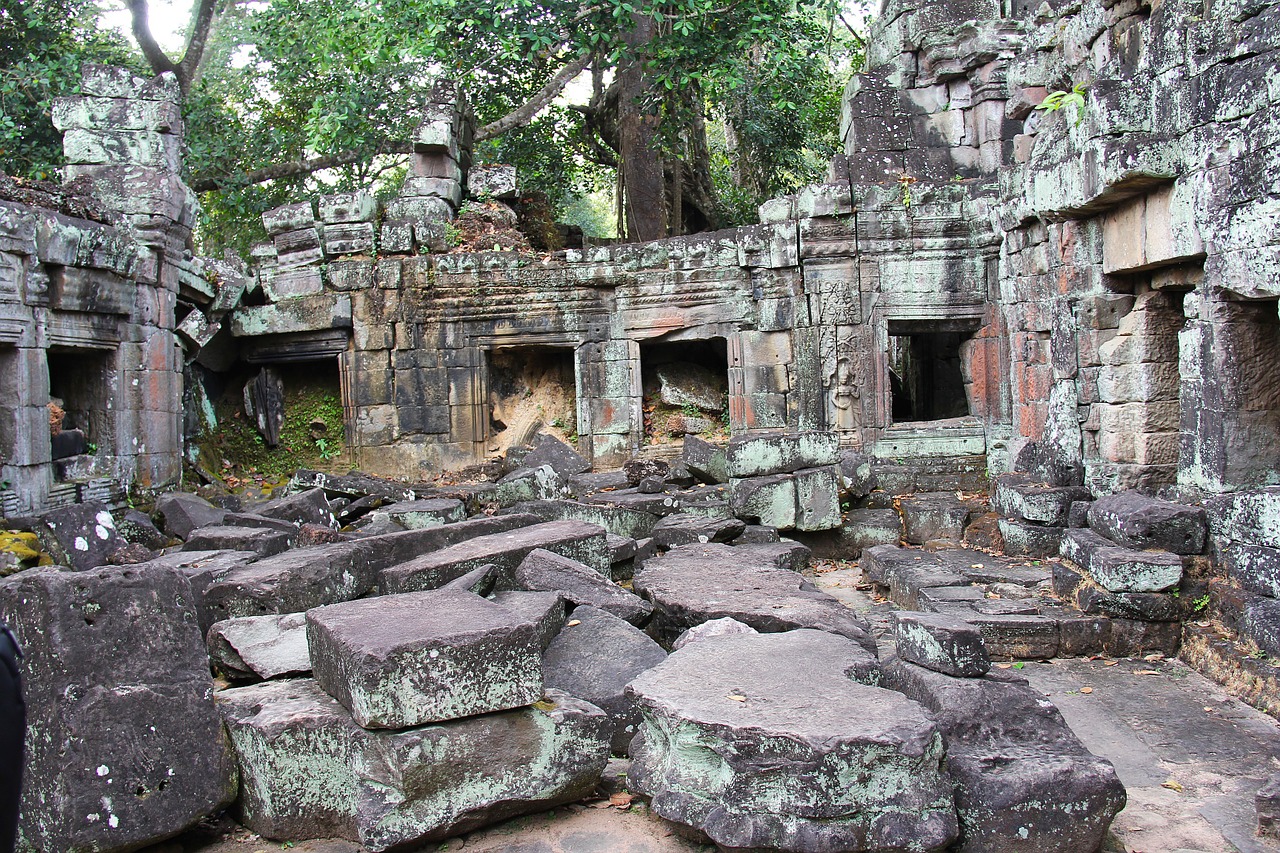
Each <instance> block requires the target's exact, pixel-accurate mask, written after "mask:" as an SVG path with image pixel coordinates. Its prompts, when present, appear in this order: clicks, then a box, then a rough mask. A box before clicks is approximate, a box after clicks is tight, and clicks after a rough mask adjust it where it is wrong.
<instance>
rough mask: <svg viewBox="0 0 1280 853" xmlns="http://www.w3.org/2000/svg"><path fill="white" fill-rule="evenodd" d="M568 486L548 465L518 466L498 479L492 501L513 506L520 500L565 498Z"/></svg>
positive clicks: (567, 494)
mask: <svg viewBox="0 0 1280 853" xmlns="http://www.w3.org/2000/svg"><path fill="white" fill-rule="evenodd" d="M568 496H569V487H568V485H567V484H566V483H565V481H564V478H563V477H561V476H560V475H559V474H557V473H556V472H555V469H553V468H552V467H551V466H550V465H542V466H540V467H537V468H518V469H516V470H515V471H512V472H511V473H510V474H508V475H507V476H505V477H503V478H502V479H501V480H499V481H498V484H497V485H496V486H495V487H494V489H493V493H492V495H490V497H491V499H492V501H493V502H494V503H496V504H498V506H513V505H515V504H518V503H520V502H521V501H543V500H554V499H557V498H567V497H568Z"/></svg>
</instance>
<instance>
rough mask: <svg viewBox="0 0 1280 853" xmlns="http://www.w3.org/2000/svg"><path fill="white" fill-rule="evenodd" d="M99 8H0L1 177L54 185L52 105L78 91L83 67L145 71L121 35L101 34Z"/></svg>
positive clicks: (58, 150)
mask: <svg viewBox="0 0 1280 853" xmlns="http://www.w3.org/2000/svg"><path fill="white" fill-rule="evenodd" d="M99 11H100V10H99V8H98V5H97V3H96V2H95V0H39V2H31V0H0V172H5V173H6V174H10V175H15V176H18V177H25V178H39V179H50V178H52V177H53V176H54V173H55V171H56V170H57V169H58V167H59V166H61V165H62V162H63V158H62V135H61V134H60V133H59V132H58V131H57V130H56V129H55V128H54V126H53V122H52V120H51V118H50V113H51V109H52V105H53V100H54V99H55V98H59V97H63V96H66V95H73V94H76V93H77V92H78V91H79V87H80V66H81V65H82V64H83V63H85V62H103V63H109V64H113V65H127V66H131V67H134V68H137V69H139V70H141V69H142V67H143V65H142V63H141V58H140V57H139V56H138V55H137V54H136V53H135V52H133V51H132V50H131V49H130V47H129V45H128V43H127V42H126V41H125V40H124V39H123V38H122V37H121V36H119V35H118V34H116V33H113V32H110V31H104V30H102V29H100V28H99V26H98V15H99Z"/></svg>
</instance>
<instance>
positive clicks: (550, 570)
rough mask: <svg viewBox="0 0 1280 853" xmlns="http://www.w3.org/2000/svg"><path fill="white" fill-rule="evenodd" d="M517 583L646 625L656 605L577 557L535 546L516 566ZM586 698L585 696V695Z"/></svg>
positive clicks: (633, 622) (529, 588)
mask: <svg viewBox="0 0 1280 853" xmlns="http://www.w3.org/2000/svg"><path fill="white" fill-rule="evenodd" d="M515 578H516V583H517V584H519V585H520V587H522V588H523V589H527V590H529V591H530V592H558V593H559V594H560V596H561V597H562V598H564V599H565V601H568V602H570V603H572V604H574V605H586V606H588V607H595V608H599V609H600V610H604V611H607V612H609V613H611V614H612V615H614V616H616V617H618V618H619V619H624V620H626V621H627V622H630V623H632V624H633V625H643V624H644V623H645V621H647V620H648V618H649V616H650V614H652V613H653V605H652V604H650V603H649V602H647V601H645V600H644V599H643V598H641V597H640V596H638V595H635V594H634V593H631V592H628V591H627V590H625V589H623V588H622V587H620V586H618V585H617V584H616V583H614V582H613V581H611V580H609V579H608V578H606V577H604V576H603V575H602V574H601V573H600V572H599V571H597V570H596V569H593V568H591V567H590V566H586V565H583V564H582V563H580V562H578V561H577V560H573V559H570V558H568V557H563V556H561V555H559V554H555V553H552V552H551V551H547V550H544V549H542V548H535V549H534V550H532V551H530V552H529V555H528V556H527V557H525V558H524V560H523V561H521V563H520V565H519V566H518V567H517V568H516V573H515ZM582 698H586V697H582Z"/></svg>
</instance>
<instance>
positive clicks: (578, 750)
mask: <svg viewBox="0 0 1280 853" xmlns="http://www.w3.org/2000/svg"><path fill="white" fill-rule="evenodd" d="M217 701H218V705H219V708H220V710H221V711H222V715H223V718H224V719H225V720H226V725H227V730H228V731H229V732H230V734H231V739H232V741H233V742H234V744H235V748H236V754H237V758H238V764H239V768H240V779H241V785H240V800H239V803H238V810H239V815H240V818H241V820H242V822H243V823H244V824H245V826H247V827H249V828H250V829H251V830H253V831H254V832H256V833H258V834H260V835H263V836H265V837H267V838H272V839H276V840H278V841H301V840H304V839H308V838H332V837H335V836H336V837H341V838H348V839H351V840H352V841H358V842H359V843H360V844H361V845H363V846H364V847H365V848H366V849H368V850H371V851H385V850H392V849H404V848H411V847H413V846H415V845H420V844H423V843H426V842H430V841H438V840H440V839H443V838H448V837H451V836H454V835H458V834H460V833H464V832H469V831H471V830H473V829H476V828H478V827H481V826H484V825H486V824H490V823H495V822H497V821H501V820H505V819H507V818H510V817H514V816H516V815H520V814H526V813H530V812H537V811H545V810H546V809H549V808H552V807H554V806H557V805H560V804H562V803H567V802H573V801H574V800H578V799H581V798H582V797H583V796H585V795H587V794H588V793H590V792H591V791H592V789H593V788H594V787H595V783H596V780H597V779H598V778H599V776H600V773H601V771H602V770H603V769H604V766H605V764H606V762H607V761H608V756H609V732H608V726H609V719H608V717H607V716H606V715H605V713H604V712H603V711H601V710H600V709H599V708H596V707H595V706H593V705H590V704H588V703H586V702H583V701H581V700H578V699H574V698H572V697H569V696H566V695H565V694H563V693H560V692H559V691H548V693H547V695H546V697H545V698H544V699H543V700H542V701H540V702H539V703H538V705H537V706H536V707H532V708H522V709H520V710H513V711H503V712H500V713H496V714H486V715H483V716H479V717H468V718H466V719H461V720H453V721H450V722H447V723H441V724H437V725H431V726H424V727H422V728H416V729H409V730H407V731H397V732H388V731H368V730H365V729H362V728H361V727H359V726H358V725H356V724H355V722H354V721H353V720H352V718H351V716H350V714H348V713H347V711H346V709H344V708H343V707H342V706H341V705H339V704H338V703H337V702H336V701H334V700H333V699H332V698H331V697H330V696H328V695H327V694H325V693H324V691H322V690H321V689H320V687H319V686H318V685H317V684H316V683H315V682H314V681H312V680H311V679H295V680H287V681H268V682H263V683H262V684H257V685H254V686H252V687H240V688H236V689H233V690H224V691H222V692H221V693H219V694H217Z"/></svg>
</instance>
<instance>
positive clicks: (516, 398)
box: [488, 346, 578, 453]
mask: <svg viewBox="0 0 1280 853" xmlns="http://www.w3.org/2000/svg"><path fill="white" fill-rule="evenodd" d="M576 388H577V385H576V380H575V373H574V360H573V348H572V347H565V346H515V347H500V348H495V349H493V350H491V351H490V352H489V432H490V436H491V437H490V440H489V444H488V448H489V450H490V451H492V452H497V453H505V452H506V451H507V450H508V449H509V448H512V447H523V446H526V445H528V444H530V443H531V442H532V441H533V437H534V436H535V435H537V434H538V433H539V432H545V433H547V434H549V435H552V436H554V437H555V438H558V439H560V440H561V441H565V442H567V443H569V444H571V445H576V444H577V441H578V397H577V391H576Z"/></svg>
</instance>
